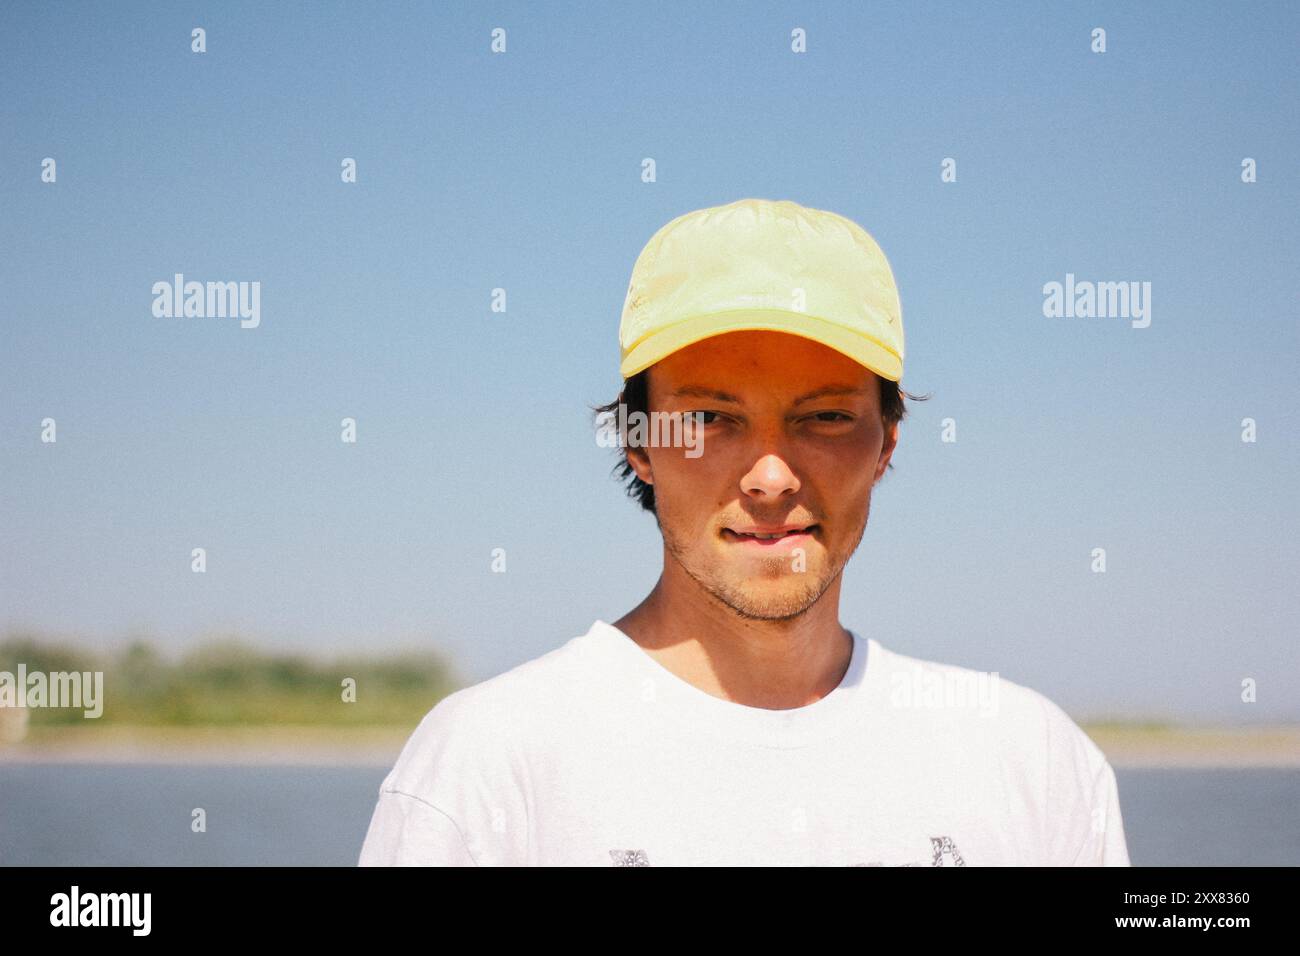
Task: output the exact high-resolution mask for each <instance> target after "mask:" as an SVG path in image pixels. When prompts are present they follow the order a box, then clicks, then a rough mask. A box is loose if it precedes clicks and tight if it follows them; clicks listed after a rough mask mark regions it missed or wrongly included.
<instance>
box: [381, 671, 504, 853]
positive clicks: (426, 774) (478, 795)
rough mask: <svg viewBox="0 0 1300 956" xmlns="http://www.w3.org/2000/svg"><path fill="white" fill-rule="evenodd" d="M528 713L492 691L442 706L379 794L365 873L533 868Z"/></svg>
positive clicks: (492, 686)
mask: <svg viewBox="0 0 1300 956" xmlns="http://www.w3.org/2000/svg"><path fill="white" fill-rule="evenodd" d="M528 712H529V708H528V707H527V706H526V703H521V702H520V694H519V693H518V692H517V688H516V687H514V686H513V685H511V684H509V683H506V682H504V681H488V682H484V683H482V684H478V685H475V686H473V687H470V688H466V689H462V690H459V691H457V692H455V693H453V694H450V695H448V696H447V697H444V698H443V699H442V700H441V701H439V702H438V704H437V705H435V706H434V708H433V709H432V710H430V711H429V713H428V714H426V715H425V717H424V719H423V720H422V721H421V722H420V725H419V726H418V727H417V728H416V729H415V731H414V732H413V733H412V734H411V736H410V738H409V739H408V740H407V742H406V745H405V746H404V747H403V748H402V752H401V754H400V755H399V756H398V758H397V762H396V763H395V764H394V765H393V769H392V770H391V771H390V772H389V774H388V776H387V777H385V778H384V780H383V782H382V783H381V784H380V786H379V799H378V801H377V803H376V805H375V811H374V814H373V816H372V817H371V820H370V827H369V830H368V831H367V834H366V839H365V841H364V843H363V845H362V850H361V856H360V859H359V863H360V864H361V865H363V866H364V865H375V864H378V865H396V866H503V865H504V866H513V865H519V864H521V863H523V862H524V861H525V860H526V859H527V847H528V834H529V817H528V788H529V781H528V766H527V759H526V757H525V754H524V750H525V749H526V748H525V747H524V746H523V745H522V744H521V737H522V734H523V733H524V732H525V730H524V726H523V725H524V724H525V723H526V720H527V717H528Z"/></svg>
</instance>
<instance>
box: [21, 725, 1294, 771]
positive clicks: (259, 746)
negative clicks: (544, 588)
mask: <svg viewBox="0 0 1300 956" xmlns="http://www.w3.org/2000/svg"><path fill="white" fill-rule="evenodd" d="M1082 726H1083V729H1084V731H1085V732H1086V733H1087V734H1088V736H1089V737H1091V738H1092V739H1093V741H1094V742H1096V744H1097V746H1098V747H1100V748H1101V750H1102V752H1103V753H1105V754H1106V757H1107V759H1108V760H1109V761H1110V763H1111V765H1112V766H1114V767H1115V768H1116V769H1120V768H1134V769H1141V768H1157V767H1161V768H1189V769H1193V768H1203V769H1210V768H1216V767H1218V768H1234V767H1300V725H1294V724H1281V725H1256V726H1242V727H1148V726H1125V725H1111V724H1107V725H1095V726H1089V725H1087V724H1084V725H1082ZM414 729H415V728H414V727H409V728H405V727H363V728H358V727H346V728H344V727H340V728H324V727H318V726H311V727H293V726H275V727H140V726H108V727H102V728H89V727H82V726H75V727H33V728H30V730H29V731H28V733H27V734H26V736H25V737H24V739H22V740H20V741H15V742H7V743H0V764H17V763H23V764H41V763H57V764H200V765H212V764H221V765H239V764H243V765H254V766H258V765H269V766H356V767H366V766H373V767H391V766H392V765H393V763H394V762H395V761H396V759H397V756H398V754H399V753H400V752H401V749H402V746H403V745H404V744H405V743H406V741H407V739H408V738H409V737H410V734H411V732H412V731H413V730H414Z"/></svg>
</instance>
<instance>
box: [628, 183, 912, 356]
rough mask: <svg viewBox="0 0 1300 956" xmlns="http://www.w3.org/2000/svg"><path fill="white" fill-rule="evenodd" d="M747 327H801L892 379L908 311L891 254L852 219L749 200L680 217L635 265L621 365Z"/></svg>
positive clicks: (806, 333) (652, 241) (781, 203)
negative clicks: (902, 300)
mask: <svg viewBox="0 0 1300 956" xmlns="http://www.w3.org/2000/svg"><path fill="white" fill-rule="evenodd" d="M742 329H768V330H771V331H775V332H788V333H790V334H791V335H801V336H803V337H805V338H809V339H813V340H814V341H817V342H820V343H821V344H823V345H825V346H828V347H829V348H833V349H835V350H836V351H837V352H842V353H843V354H845V355H847V356H848V357H849V358H851V359H853V360H854V361H856V362H859V363H860V364H862V365H865V366H866V367H867V368H869V369H871V370H872V371H873V372H875V373H876V374H877V375H879V376H881V377H882V378H887V379H889V380H890V381H892V382H897V381H900V380H901V379H902V377H903V310H902V305H901V304H900V302H899V300H898V288H897V286H896V285H895V283H894V273H893V271H892V270H891V269H890V268H889V262H888V261H887V260H886V259H885V254H884V252H882V251H881V249H880V246H879V245H877V244H876V241H875V240H874V239H872V238H871V236H870V235H868V234H867V232H866V230H865V229H863V228H862V227H861V226H859V225H858V224H857V223H855V222H853V221H852V220H850V219H845V218H844V217H843V216H840V215H837V214H836V213H833V212H826V211H824V210H821V209H809V208H808V207H806V206H801V205H799V204H798V203H795V202H791V201H790V200H787V199H782V200H772V199H740V200H737V201H736V202H733V203H729V204H727V205H725V206H712V207H710V208H708V209H697V210H696V211H695V212H689V213H686V214H685V215H683V216H678V217H677V218H676V219H674V220H673V221H672V222H670V223H668V224H667V225H665V226H663V227H662V228H661V229H660V230H659V231H658V232H656V233H655V234H654V235H653V236H652V237H651V238H650V241H649V242H648V243H646V246H645V248H644V249H642V250H641V254H640V255H639V256H637V260H636V264H635V265H634V266H633V267H632V281H631V282H629V283H628V287H627V299H626V301H625V302H624V303H623V320H622V322H621V323H620V325H619V330H618V338H619V345H620V346H621V348H622V361H621V363H620V368H619V371H620V373H621V374H622V376H623V377H624V378H625V379H626V378H631V377H632V376H633V375H635V374H636V373H637V372H639V371H641V370H642V369H645V368H648V367H649V366H651V365H653V364H654V363H655V362H658V361H659V360H660V359H662V358H665V357H666V356H668V355H671V354H672V353H673V352H676V351H677V350H678V349H681V348H685V347H686V346H688V345H691V344H693V343H695V342H698V341H700V340H701V339H706V338H709V337H710V336H714V335H721V334H722V333H724V332H737V331H740V330H742Z"/></svg>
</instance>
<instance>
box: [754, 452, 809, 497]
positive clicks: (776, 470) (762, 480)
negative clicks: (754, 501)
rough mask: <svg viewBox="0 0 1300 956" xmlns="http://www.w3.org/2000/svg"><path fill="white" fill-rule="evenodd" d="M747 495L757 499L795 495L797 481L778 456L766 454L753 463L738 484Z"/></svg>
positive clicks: (782, 459) (797, 486) (797, 488)
mask: <svg viewBox="0 0 1300 956" xmlns="http://www.w3.org/2000/svg"><path fill="white" fill-rule="evenodd" d="M740 485H741V488H742V490H743V491H744V492H745V494H747V495H752V496H754V497H757V498H780V497H781V496H782V495H784V494H787V493H790V494H793V493H796V492H798V490H799V479H798V478H797V477H795V473H794V472H793V471H792V470H791V469H790V466H789V465H787V464H786V462H785V459H784V458H782V457H781V456H780V455H775V454H767V455H764V456H763V457H762V458H760V459H758V461H756V462H754V467H752V468H751V469H749V471H748V472H747V473H746V474H745V477H744V478H742V479H741V482H740Z"/></svg>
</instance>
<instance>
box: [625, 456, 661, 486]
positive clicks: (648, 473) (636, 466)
mask: <svg viewBox="0 0 1300 956" xmlns="http://www.w3.org/2000/svg"><path fill="white" fill-rule="evenodd" d="M623 454H624V455H625V456H626V458H627V463H628V464H629V465H631V466H632V471H633V472H635V473H636V476H637V477H638V478H640V479H641V480H642V481H644V482H645V483H646V484H647V485H653V484H654V483H655V479H654V469H653V468H651V467H650V456H649V455H647V454H646V452H645V449H644V448H625V449H623Z"/></svg>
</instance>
